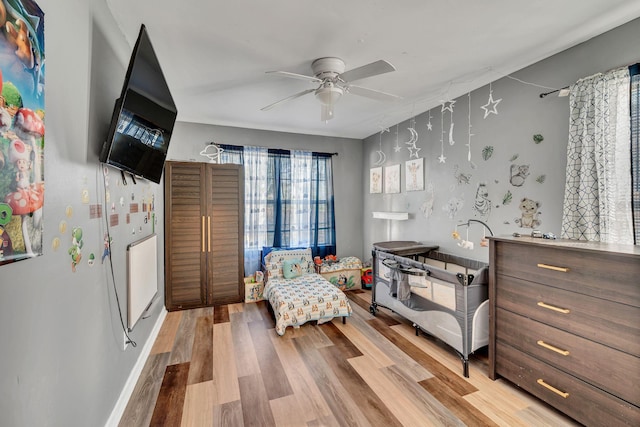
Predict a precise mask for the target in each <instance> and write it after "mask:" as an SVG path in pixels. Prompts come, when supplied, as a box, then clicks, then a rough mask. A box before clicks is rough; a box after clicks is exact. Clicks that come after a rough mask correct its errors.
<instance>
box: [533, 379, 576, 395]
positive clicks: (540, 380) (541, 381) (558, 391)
mask: <svg viewBox="0 0 640 427" xmlns="http://www.w3.org/2000/svg"><path fill="white" fill-rule="evenodd" d="M536 382H537V383H538V384H540V385H541V386H542V387H544V388H546V389H548V390H551V391H552V392H554V393H555V394H557V395H558V396H562V397H564V398H565V399H566V398H567V397H569V393H566V392H564V391H560V390H558V389H557V388H555V387H554V386H552V385H549V384H547V383H545V382H544V380H543V379H542V378H538V381H536Z"/></svg>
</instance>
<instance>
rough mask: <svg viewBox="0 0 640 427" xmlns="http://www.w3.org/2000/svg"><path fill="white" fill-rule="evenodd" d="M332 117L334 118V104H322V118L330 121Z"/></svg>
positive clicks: (324, 120)
mask: <svg viewBox="0 0 640 427" xmlns="http://www.w3.org/2000/svg"><path fill="white" fill-rule="evenodd" d="M331 119H333V105H325V104H322V105H321V106H320V120H321V121H323V122H328V121H329V120H331Z"/></svg>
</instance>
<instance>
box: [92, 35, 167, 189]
mask: <svg viewBox="0 0 640 427" xmlns="http://www.w3.org/2000/svg"><path fill="white" fill-rule="evenodd" d="M177 115H178V109H177V108H176V105H175V103H174V102H173V98H172V96H171V92H170V91H169V87H168V86H167V82H166V80H165V78H164V74H163V73H162V69H161V68H160V63H159V62H158V58H157V56H156V54H155V51H154V50H153V46H152V45H151V40H150V39H149V35H148V33H147V29H146V27H145V26H144V24H143V25H142V26H141V27H140V34H139V35H138V40H137V41H136V44H135V46H134V48H133V53H132V54H131V60H130V61H129V67H128V69H127V74H126V76H125V81H124V85H123V87H122V93H121V94H120V98H118V99H117V100H116V103H115V108H114V111H113V117H112V118H111V124H110V126H109V134H108V136H107V139H106V141H105V142H104V145H103V147H102V150H101V152H100V161H101V162H102V163H106V164H108V165H111V166H114V167H116V168H118V169H121V170H123V171H126V172H129V173H131V174H133V175H136V176H139V177H142V178H146V179H148V180H150V181H153V182H155V183H159V182H160V179H161V178H162V171H163V170H164V162H165V159H166V157H167V150H168V149H169V141H170V140H171V134H172V132H173V126H174V124H175V121H176V116H177Z"/></svg>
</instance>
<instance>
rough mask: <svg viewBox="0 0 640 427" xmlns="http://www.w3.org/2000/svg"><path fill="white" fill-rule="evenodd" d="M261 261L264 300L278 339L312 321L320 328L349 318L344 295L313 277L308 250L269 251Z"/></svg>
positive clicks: (321, 279)
mask: <svg viewBox="0 0 640 427" xmlns="http://www.w3.org/2000/svg"><path fill="white" fill-rule="evenodd" d="M264 261H265V264H264V268H265V270H266V273H267V274H266V285H265V288H264V298H265V299H266V300H267V301H269V304H270V306H271V309H272V310H273V315H274V317H275V321H276V333H277V334H278V335H280V336H282V335H284V333H285V330H286V328H287V327H288V326H293V327H299V326H300V325H302V324H304V323H306V322H309V321H314V320H315V321H317V322H318V324H321V323H325V322H328V321H331V319H333V318H334V317H342V321H343V322H344V321H345V319H346V318H347V317H349V316H351V305H350V304H349V300H348V299H347V297H346V295H345V294H344V292H342V291H341V290H340V289H338V288H337V287H335V286H334V285H332V284H331V283H330V282H329V281H328V280H326V279H325V278H324V277H322V276H321V275H319V274H316V273H314V271H315V269H314V266H313V259H312V256H311V249H305V250H278V251H272V252H270V253H269V254H268V255H267V256H265V259H264Z"/></svg>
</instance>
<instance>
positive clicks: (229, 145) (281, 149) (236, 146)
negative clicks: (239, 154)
mask: <svg viewBox="0 0 640 427" xmlns="http://www.w3.org/2000/svg"><path fill="white" fill-rule="evenodd" d="M209 144H216V143H214V142H210V143H209ZM218 145H219V146H221V147H232V148H236V149H241V148H244V147H245V146H244V145H233V144H218ZM262 148H266V149H267V150H269V151H272V152H275V153H278V152H281V153H285V152H287V153H290V152H291V151H294V150H290V149H284V148H269V147H262ZM300 151H302V150H300ZM311 153H312V154H319V155H321V156H337V155H338V153H323V152H319V151H311Z"/></svg>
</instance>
